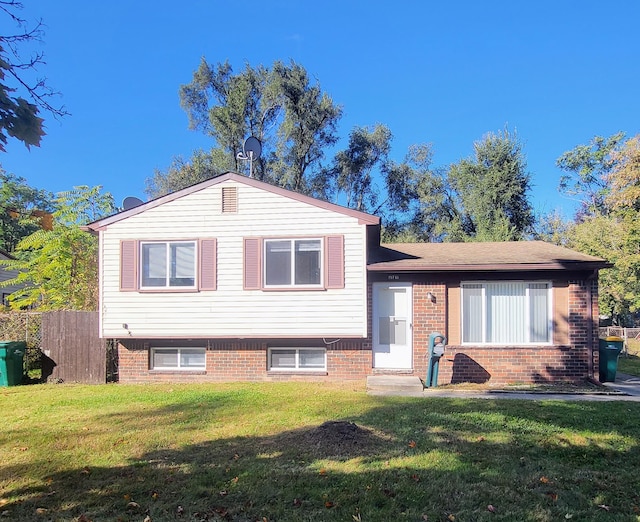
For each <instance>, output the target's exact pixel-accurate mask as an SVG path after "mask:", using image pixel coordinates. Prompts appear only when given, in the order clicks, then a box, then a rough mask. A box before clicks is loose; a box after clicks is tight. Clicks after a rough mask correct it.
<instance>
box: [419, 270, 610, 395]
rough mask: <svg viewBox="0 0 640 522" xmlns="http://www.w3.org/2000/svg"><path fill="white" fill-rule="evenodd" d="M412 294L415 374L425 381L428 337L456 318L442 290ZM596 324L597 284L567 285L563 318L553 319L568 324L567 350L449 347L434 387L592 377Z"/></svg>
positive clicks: (422, 287) (427, 287)
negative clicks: (430, 297)
mask: <svg viewBox="0 0 640 522" xmlns="http://www.w3.org/2000/svg"><path fill="white" fill-rule="evenodd" d="M413 289H414V290H413V292H414V325H416V326H414V354H413V355H414V373H417V374H418V375H419V376H421V377H422V378H423V379H426V376H427V364H428V358H427V357H425V353H426V352H427V349H428V341H429V334H430V333H431V332H434V331H437V332H440V333H444V332H447V331H448V328H447V326H448V325H447V318H448V317H451V316H452V315H455V314H451V313H448V312H447V310H446V303H445V299H444V298H442V299H441V296H442V297H444V295H445V290H446V288H445V285H444V284H429V283H426V284H425V283H415V284H414V287H413ZM429 291H431V292H432V293H433V294H434V295H435V296H436V300H435V302H429V301H428V300H427V298H426V295H427V292H429ZM597 318H598V281H597V279H587V280H576V281H570V283H569V300H568V310H566V313H565V315H564V317H555V318H554V321H555V322H559V321H567V322H568V325H567V327H568V331H569V339H570V345H569V346H564V345H558V346H521V347H517V346H504V347H502V346H468V345H464V346H462V345H448V346H447V347H446V351H445V356H444V357H442V358H441V359H440V362H439V367H438V383H439V384H444V383H461V382H476V383H489V384H504V383H514V382H526V383H530V382H557V381H581V380H584V379H586V378H588V377H593V368H597V363H598V361H597V353H598V350H597V346H598V328H597ZM592 347H594V348H595V349H593V350H592V349H591V348H592ZM592 358H593V359H592Z"/></svg>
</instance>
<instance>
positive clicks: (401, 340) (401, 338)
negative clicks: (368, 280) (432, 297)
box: [373, 283, 413, 370]
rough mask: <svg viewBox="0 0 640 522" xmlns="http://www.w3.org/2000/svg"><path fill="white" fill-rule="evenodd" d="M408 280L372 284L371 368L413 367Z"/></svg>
mask: <svg viewBox="0 0 640 522" xmlns="http://www.w3.org/2000/svg"><path fill="white" fill-rule="evenodd" d="M411 303H412V292H411V283H374V284H373V367H374V368H386V369H394V370H409V369H411V368H412V367H413V358H412V354H413V342H412V337H411V321H412V315H413V314H412V306H411Z"/></svg>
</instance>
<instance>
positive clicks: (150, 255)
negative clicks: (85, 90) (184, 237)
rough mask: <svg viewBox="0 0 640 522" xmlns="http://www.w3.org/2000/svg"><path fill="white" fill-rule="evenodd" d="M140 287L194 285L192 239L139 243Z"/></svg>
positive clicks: (194, 253) (194, 258)
mask: <svg viewBox="0 0 640 522" xmlns="http://www.w3.org/2000/svg"><path fill="white" fill-rule="evenodd" d="M140 248H141V282H140V286H141V288H171V287H188V288H193V287H194V286H195V284H196V276H195V274H196V243H195V241H176V242H153V243H144V242H143V243H141V246H140Z"/></svg>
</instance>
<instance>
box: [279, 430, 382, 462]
mask: <svg viewBox="0 0 640 522" xmlns="http://www.w3.org/2000/svg"><path fill="white" fill-rule="evenodd" d="M390 442H391V438H390V437H388V436H386V435H384V434H382V433H380V432H377V431H374V430H372V429H370V428H367V427H363V426H359V425H357V424H355V423H353V422H349V421H327V422H324V423H322V424H320V425H319V426H316V427H311V428H304V429H301V430H295V431H292V432H288V433H286V434H284V435H282V434H281V435H279V436H278V437H277V440H273V441H269V445H277V446H280V447H284V448H297V449H298V450H299V451H301V452H302V453H308V454H310V455H311V456H313V458H339V459H350V458H354V457H361V456H362V457H364V456H371V455H375V454H377V453H379V452H380V450H381V449H384V448H388V447H389V443H390Z"/></svg>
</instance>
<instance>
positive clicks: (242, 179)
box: [84, 172, 380, 231]
mask: <svg viewBox="0 0 640 522" xmlns="http://www.w3.org/2000/svg"><path fill="white" fill-rule="evenodd" d="M225 181H235V182H236V183H241V184H244V185H248V186H251V187H255V188H258V189H260V190H265V191H267V192H271V193H273V194H278V195H280V196H283V197H286V198H289V199H294V200H296V201H300V202H302V203H306V204H308V205H313V206H315V207H319V208H323V209H325V210H330V211H331V212H337V213H339V214H344V215H346V216H351V217H354V218H356V219H358V221H359V222H360V223H361V224H364V225H378V224H379V223H380V218H379V217H378V216H372V215H371V214H366V213H365V212H360V211H358V210H353V209H350V208H346V207H342V206H340V205H336V204H334V203H329V202H327V201H322V200H319V199H316V198H312V197H310V196H305V195H304V194H299V193H297V192H293V191H291V190H287V189H284V188H281V187H276V186H275V185H271V184H269V183H265V182H264V181H258V180H257V179H253V178H248V177H246V176H243V175H241V174H236V173H235V172H227V173H226V174H222V175H220V176H217V177H215V178H211V179H208V180H206V181H202V182H200V183H197V184H195V185H192V186H190V187H187V188H184V189H182V190H178V191H176V192H172V193H171V194H167V195H165V196H161V197H159V198H156V199H152V200H151V201H147V202H146V203H143V204H142V205H139V206H137V207H134V208H131V209H129V210H124V211H122V212H118V213H117V214H114V215H112V216H109V217H106V218H102V219H99V220H97V221H94V222H93V223H89V224H88V225H86V226H85V227H84V228H85V229H86V230H90V231H98V230H100V229H101V228H104V227H108V226H109V225H112V224H113V223H117V222H118V221H122V220H123V219H127V218H128V217H131V216H135V215H136V214H140V213H141V212H144V211H145V210H149V209H152V208H155V207H158V206H160V205H163V204H165V203H168V202H170V201H175V200H176V199H179V198H182V197H185V196H188V195H189V194H193V193H194V192H199V191H200V190H204V189H207V188H209V187H212V186H214V185H218V184H220V183H224V182H225Z"/></svg>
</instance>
